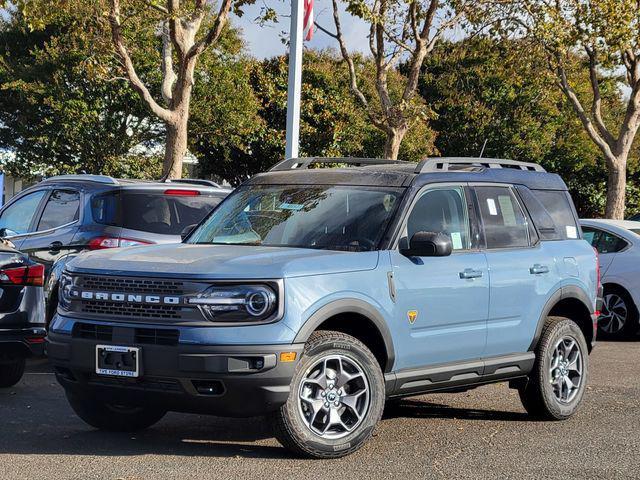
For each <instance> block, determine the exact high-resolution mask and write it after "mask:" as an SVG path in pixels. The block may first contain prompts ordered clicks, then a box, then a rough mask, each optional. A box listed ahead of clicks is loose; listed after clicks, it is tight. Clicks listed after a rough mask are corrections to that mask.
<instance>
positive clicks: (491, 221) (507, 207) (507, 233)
mask: <svg viewBox="0 0 640 480" xmlns="http://www.w3.org/2000/svg"><path fill="white" fill-rule="evenodd" d="M475 192H476V197H477V199H478V205H479V207H480V218H481V219H482V225H483V228H484V237H485V242H486V244H487V248H521V247H528V246H529V244H530V242H529V225H528V222H527V217H525V215H524V212H523V211H522V208H521V207H520V204H519V203H518V200H517V199H516V197H515V195H514V194H513V192H512V191H511V189H510V188H508V187H475Z"/></svg>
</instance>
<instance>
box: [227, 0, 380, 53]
mask: <svg viewBox="0 0 640 480" xmlns="http://www.w3.org/2000/svg"><path fill="white" fill-rule="evenodd" d="M266 1H267V0H257V2H256V4H254V5H250V6H247V7H244V15H243V16H242V17H240V18H238V17H237V16H235V15H234V16H233V18H232V22H233V23H234V25H236V26H238V27H240V28H241V29H242V31H243V37H244V39H245V41H246V42H247V43H248V50H249V52H250V53H251V54H252V55H253V56H254V57H257V58H265V57H272V56H274V55H279V54H282V53H285V52H286V51H287V48H286V46H285V45H284V44H283V43H282V38H283V35H282V34H283V32H284V35H285V37H288V33H289V22H290V17H289V16H288V15H289V9H290V8H291V3H290V1H277V2H274V1H273V0H271V1H270V5H271V6H272V7H275V8H276V10H277V11H278V14H279V15H280V17H281V18H280V22H279V23H277V24H275V25H274V24H270V25H268V26H263V27H262V26H260V25H258V24H257V22H256V21H255V19H256V18H257V17H259V16H260V12H261V9H262V8H263V7H264V5H265V2H266ZM323 4H324V5H323ZM283 16H286V17H283ZM315 16H316V21H317V22H318V23H319V24H320V25H322V26H323V27H325V28H327V29H328V30H330V31H334V30H335V28H334V26H333V16H332V11H331V4H330V3H329V2H326V1H323V0H316V1H315ZM341 20H342V29H343V31H344V33H345V40H346V42H347V46H348V48H349V50H352V51H363V52H365V51H368V43H367V33H368V29H367V26H366V25H365V24H364V23H363V22H362V21H360V20H357V19H354V18H353V17H351V16H350V15H348V14H346V13H345V14H343V15H342V17H341ZM305 46H306V47H308V48H315V49H322V48H327V47H333V48H336V47H337V43H336V41H335V39H333V38H331V37H329V36H328V35H326V34H324V33H323V32H321V31H319V30H316V31H315V34H314V37H313V39H312V40H311V41H309V42H305Z"/></svg>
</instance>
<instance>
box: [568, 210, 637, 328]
mask: <svg viewBox="0 0 640 480" xmlns="http://www.w3.org/2000/svg"><path fill="white" fill-rule="evenodd" d="M580 224H581V225H582V231H583V232H584V238H585V240H587V241H589V242H590V243H591V245H593V247H594V248H595V249H596V250H597V251H598V254H599V255H600V269H601V275H602V284H603V286H604V302H603V307H602V313H601V315H600V318H599V319H598V326H599V331H600V333H602V334H604V335H605V336H607V337H609V338H616V339H625V338H630V337H632V336H634V335H636V334H637V333H638V328H639V327H640V323H639V315H638V307H640V222H633V221H629V220H580Z"/></svg>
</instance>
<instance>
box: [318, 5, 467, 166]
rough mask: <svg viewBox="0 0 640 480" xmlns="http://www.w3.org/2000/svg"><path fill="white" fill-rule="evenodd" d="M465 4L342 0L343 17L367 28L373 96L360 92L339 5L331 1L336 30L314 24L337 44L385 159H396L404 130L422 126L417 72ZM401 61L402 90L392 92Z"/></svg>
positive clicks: (359, 69) (359, 68)
mask: <svg viewBox="0 0 640 480" xmlns="http://www.w3.org/2000/svg"><path fill="white" fill-rule="evenodd" d="M467 3H468V2H465V1H464V0H461V1H458V2H450V1H447V0H409V1H407V0H344V4H345V5H346V10H347V12H348V13H350V14H351V15H353V16H354V17H357V18H359V19H361V20H364V21H365V22H367V23H368V24H369V50H370V52H371V55H372V57H373V61H374V64H375V75H374V79H375V80H374V83H375V96H376V97H377V101H376V102H374V101H373V100H372V96H371V95H367V94H366V92H365V91H363V89H362V87H361V84H362V78H361V77H362V76H363V70H362V65H361V63H360V62H356V59H354V56H353V54H352V53H351V52H350V51H349V48H348V45H347V43H346V40H345V35H344V32H343V28H342V20H341V10H340V7H341V3H340V2H339V0H332V6H333V23H334V27H335V31H330V30H329V29H327V28H324V27H322V26H321V25H317V27H318V28H319V29H320V30H321V31H323V32H325V33H326V34H328V35H330V36H331V37H333V38H334V39H336V41H337V42H338V45H339V47H340V53H341V55H342V58H343V61H344V63H345V64H346V66H347V68H348V72H349V77H350V88H351V91H352V92H353V94H354V95H355V97H356V99H357V100H358V102H359V104H360V106H361V108H363V109H364V111H365V112H366V114H367V116H368V118H369V120H370V122H371V123H372V124H373V125H375V126H376V127H377V128H378V129H380V130H381V131H382V132H384V134H385V136H386V141H385V145H384V154H383V155H384V157H385V158H391V159H396V158H398V153H399V150H400V145H401V143H402V140H403V139H404V137H405V135H406V134H407V132H408V131H409V129H410V128H411V127H412V126H413V125H414V124H416V123H417V122H426V121H427V120H428V118H429V109H428V108H427V106H426V105H425V104H424V102H423V100H422V99H421V98H420V97H419V95H417V94H416V90H417V87H418V79H419V76H420V69H421V67H422V64H423V62H424V60H425V58H426V57H427V56H428V55H429V54H430V53H431V52H433V49H434V48H435V47H436V45H437V44H438V42H439V41H440V40H441V39H442V37H443V35H444V34H445V33H446V32H447V31H449V30H450V29H451V28H452V27H454V26H455V25H457V24H458V23H459V22H460V20H461V18H462V16H463V14H464V12H465V10H466V9H467V8H468V4H467ZM400 62H403V64H404V65H403V72H404V74H405V78H404V82H403V85H402V88H400V89H399V90H398V91H393V90H392V89H391V88H390V85H389V77H390V76H391V75H393V71H394V70H395V69H397V67H398V64H399V63H400Z"/></svg>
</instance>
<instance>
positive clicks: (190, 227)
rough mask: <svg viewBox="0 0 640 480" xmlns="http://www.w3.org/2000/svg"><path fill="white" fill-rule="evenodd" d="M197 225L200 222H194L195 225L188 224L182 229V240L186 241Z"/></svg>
mask: <svg viewBox="0 0 640 480" xmlns="http://www.w3.org/2000/svg"><path fill="white" fill-rule="evenodd" d="M197 226H198V224H197V223H194V224H193V225H188V226H186V227H184V228H183V229H182V232H180V238H181V239H182V241H184V240H185V239H186V238H187V237H188V236H189V235H191V232H193V231H194V230H195V229H196V227H197Z"/></svg>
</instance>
